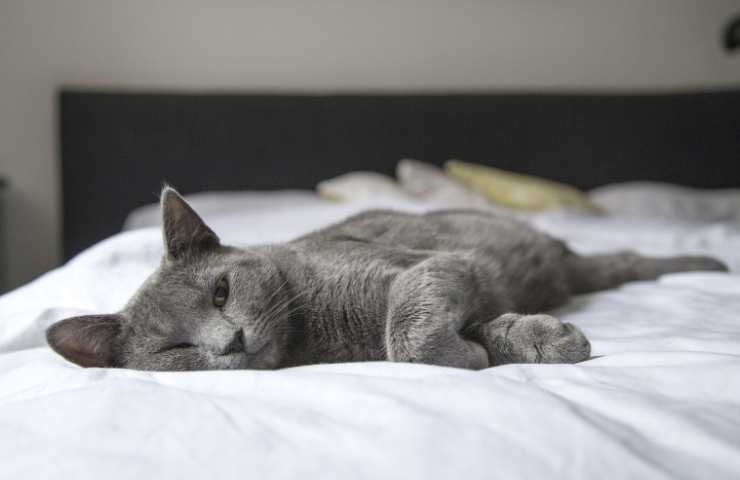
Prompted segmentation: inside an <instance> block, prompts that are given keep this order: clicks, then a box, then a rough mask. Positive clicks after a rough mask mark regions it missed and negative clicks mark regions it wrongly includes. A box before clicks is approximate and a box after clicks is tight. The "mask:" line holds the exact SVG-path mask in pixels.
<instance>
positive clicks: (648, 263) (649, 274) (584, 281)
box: [565, 251, 728, 294]
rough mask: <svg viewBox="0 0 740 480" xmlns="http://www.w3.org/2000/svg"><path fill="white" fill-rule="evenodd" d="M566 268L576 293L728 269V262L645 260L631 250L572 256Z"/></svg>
mask: <svg viewBox="0 0 740 480" xmlns="http://www.w3.org/2000/svg"><path fill="white" fill-rule="evenodd" d="M565 268H566V275H567V280H568V284H569V287H570V291H571V293H574V294H582V293H589V292H595V291H598V290H606V289H609V288H615V287H618V286H619V285H621V284H623V283H625V282H631V281H637V280H654V279H656V278H658V277H659V276H661V275H664V274H667V273H675V272H689V271H721V272H726V271H727V270H728V269H727V266H726V265H725V264H724V263H722V262H721V261H719V260H717V259H714V258H712V257H706V256H677V257H645V256H642V255H639V254H637V253H635V252H631V251H626V252H618V253H611V254H605V255H592V256H580V255H576V254H574V253H571V254H569V255H568V256H567V258H566V259H565Z"/></svg>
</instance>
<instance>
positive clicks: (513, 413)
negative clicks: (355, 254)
mask: <svg viewBox="0 0 740 480" xmlns="http://www.w3.org/2000/svg"><path fill="white" fill-rule="evenodd" d="M294 200H297V201H288V200H286V201H283V202H276V203H274V204H272V205H274V207H272V208H264V207H262V208H246V209H227V210H225V211H224V210H219V209H213V211H206V212H204V217H205V219H206V221H207V222H209V224H210V225H211V226H212V227H213V229H214V230H216V231H217V232H218V233H219V235H220V236H221V238H222V240H223V241H224V242H225V243H231V244H236V245H251V244H257V243H265V242H272V241H282V240H287V239H290V238H292V237H294V236H296V235H299V234H301V233H304V232H306V231H309V230H311V229H314V228H317V227H319V226H322V225H325V224H327V223H330V222H332V221H335V220H339V219H341V218H344V217H345V216H347V215H349V214H351V213H353V212H356V211H359V210H362V209H364V208H367V207H369V206H384V207H396V208H402V209H405V210H416V211H418V210H424V209H428V208H430V207H429V205H419V204H414V203H412V202H403V201H401V200H399V199H395V200H393V201H388V202H382V201H375V202H370V203H368V202H365V203H354V204H343V205H331V204H327V203H325V202H318V201H317V202H313V201H304V200H305V199H300V198H298V199H294ZM196 207H197V204H196ZM528 221H531V222H532V223H533V224H535V225H537V226H539V227H540V228H543V229H545V230H547V231H549V232H551V233H553V234H555V235H557V236H559V237H561V238H563V239H565V240H566V241H568V243H569V244H570V245H571V246H572V247H573V248H574V249H576V250H578V251H581V252H589V253H590V252H599V251H608V250H614V249H621V248H633V249H637V250H640V251H642V252H644V253H650V254H655V255H670V254H676V253H683V252H686V253H688V252H691V253H711V254H713V255H716V256H718V257H720V258H722V259H723V260H724V261H725V262H727V263H728V264H729V265H730V266H731V268H732V269H733V270H734V271H735V272H740V226H739V225H736V224H733V223H732V222H726V223H721V222H720V223H701V222H688V221H685V222H679V221H670V222H668V221H656V220H650V221H648V220H644V219H636V218H626V217H615V218H610V217H586V216H578V215H574V214H569V213H565V212H560V213H549V214H541V215H535V216H533V217H531V218H530V219H529V220H528ZM160 243H161V236H160V233H159V231H158V230H157V229H156V228H143V229H137V230H131V231H126V232H123V233H120V234H118V235H116V236H114V237H112V238H109V239H107V240H105V241H103V242H101V243H99V244H97V245H96V246H94V247H92V248H91V249H89V250H87V251H86V252H84V253H82V254H81V255H79V256H78V257H77V258H75V259H73V260H72V261H71V262H69V263H68V264H67V265H65V266H63V267H61V268H59V269H56V270H54V271H52V272H49V273H48V274H46V275H44V276H43V277H41V278H39V279H38V280H36V281H35V282H33V283H31V284H29V285H27V286H25V287H22V288H20V289H18V290H16V291H14V292H11V293H8V294H6V295H4V296H2V297H0V478H54V479H59V478H83V479H84V478H90V479H93V478H95V479H97V478H106V479H115V478H181V479H186V478H194V479H195V478H299V477H300V478H322V479H330V478H367V479H375V478H399V479H400V478H403V479H411V478H424V479H436V478H468V479H477V478H481V479H484V478H566V479H578V478H605V477H608V478H713V479H719V478H738V476H740V274H738V273H730V274H724V273H684V274H674V275H668V276H665V277H663V278H661V279H659V280H658V281H657V282H636V283H631V284H627V285H625V286H623V287H622V288H619V289H616V290H612V291H607V292H600V293H597V294H592V295H586V296H581V297H577V298H576V299H575V300H574V301H573V302H572V303H571V304H569V305H568V306H566V307H564V308H562V309H560V310H558V311H556V312H554V314H555V315H557V316H559V317H560V318H562V319H564V320H567V321H570V322H573V323H575V324H577V325H578V326H579V327H580V328H582V329H583V331H584V332H585V333H586V335H587V336H588V337H589V338H590V339H591V341H592V347H593V355H594V358H593V359H592V360H589V361H587V362H584V363H581V364H577V365H507V366H503V367H496V368H489V369H487V370H483V371H479V372H471V371H464V370H457V369H451V368H442V367H434V366H425V365H410V364H392V363H386V362H376V363H355V364H339V365H317V366H306V367H299V368H292V369H286V370H281V371H265V372H260V371H224V372H185V373H182V372H181V373H176V372H158V373H152V372H138V371H130V370H116V369H82V368H79V367H77V366H75V365H72V364H69V363H67V362H65V361H64V360H63V359H62V358H60V357H58V356H56V355H55V354H53V353H52V352H51V351H50V350H49V349H48V348H47V347H46V346H45V343H44V338H43V332H44V329H45V328H46V327H47V326H49V325H50V324H52V323H54V322H55V321H57V320H59V319H62V318H65V317H68V316H71V315H77V314H84V313H94V312H110V311H115V310H117V309H119V308H121V306H122V305H123V304H124V303H125V302H126V300H127V299H128V297H129V296H130V295H131V294H132V292H133V291H134V290H135V289H136V288H137V286H138V285H139V284H140V283H141V282H142V281H143V280H144V278H146V276H147V275H148V274H149V273H150V272H151V271H152V270H153V269H154V268H155V266H156V264H157V262H158V260H159V255H160V254H161V244H160Z"/></svg>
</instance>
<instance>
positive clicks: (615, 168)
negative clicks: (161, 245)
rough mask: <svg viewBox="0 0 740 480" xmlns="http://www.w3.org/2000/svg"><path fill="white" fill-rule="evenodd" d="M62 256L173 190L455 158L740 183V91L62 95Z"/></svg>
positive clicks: (615, 175)
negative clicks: (163, 190) (166, 188)
mask: <svg viewBox="0 0 740 480" xmlns="http://www.w3.org/2000/svg"><path fill="white" fill-rule="evenodd" d="M59 98H60V125H61V131H60V133H61V156H62V181H63V186H62V190H63V199H64V207H63V208H64V253H65V258H69V257H70V256H72V255H73V254H75V253H77V252H79V251H80V250H82V249H83V248H85V247H87V246H89V245H91V244H93V243H94V242H96V241H98V240H100V239H102V238H104V237H106V236H109V235H111V234H113V233H115V232H117V231H118V230H119V229H120V228H121V225H122V222H123V220H124V218H125V216H126V214H127V213H128V212H129V211H130V210H131V209H133V208H135V207H137V206H140V205H143V204H146V203H150V202H153V201H156V195H157V193H158V190H159V186H160V184H161V183H162V181H164V180H166V181H168V182H170V183H172V184H173V185H174V186H176V187H177V188H178V189H180V190H181V191H183V192H184V193H191V192H196V191H204V190H235V189H253V190H263V189H277V188H309V189H310V188H313V187H314V185H315V184H316V182H318V181H319V180H322V179H325V178H329V177H331V176H334V175H338V174H341V173H344V172H348V171H351V170H374V171H378V172H383V173H389V174H390V173H393V169H394V167H395V165H396V162H397V161H398V160H399V159H400V158H402V157H412V158H417V159H420V160H425V161H428V162H433V163H437V164H440V163H442V162H443V161H445V160H447V159H449V158H453V157H455V158H460V159H464V160H466V161H470V162H478V163H485V164H489V165H493V166H497V167H500V168H504V169H510V170H514V171H518V172H524V173H529V174H536V175H541V176H544V177H548V178H552V179H555V180H559V181H563V182H567V183H571V184H574V185H576V186H578V187H580V188H582V189H589V188H592V187H595V186H598V185H602V184H605V183H610V182H621V181H627V180H660V181H666V182H675V183H680V184H685V185H693V186H697V187H738V186H740V90H737V91H725V92H714V93H690V94H661V95H600V94H598V95H597V94H588V95H572V94H485V95H332V96H313V95H234V94H228V95H227V94H206V95H203V94H197V95H196V94H162V93H152V94H145V93H116V92H86V91H62V92H61V94H60V97H59Z"/></svg>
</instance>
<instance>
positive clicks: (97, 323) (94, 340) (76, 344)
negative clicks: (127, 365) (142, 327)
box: [46, 315, 121, 368]
mask: <svg viewBox="0 0 740 480" xmlns="http://www.w3.org/2000/svg"><path fill="white" fill-rule="evenodd" d="M120 333H121V319H120V317H119V316H118V315H85V316H82V317H72V318H68V319H66V320H62V321H61V322H57V323H55V324H54V325H52V326H51V327H49V328H48V329H47V330H46V341H47V342H48V343H49V346H51V348H52V349H54V351H55V352H57V353H58V354H59V355H61V356H63V357H64V358H66V359H67V360H69V361H70V362H73V363H76V364H77V365H81V366H83V367H101V368H105V367H115V366H116V363H117V362H116V352H117V350H118V348H117V347H118V343H117V342H118V340H119V335H120Z"/></svg>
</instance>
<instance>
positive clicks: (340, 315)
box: [47, 187, 726, 370]
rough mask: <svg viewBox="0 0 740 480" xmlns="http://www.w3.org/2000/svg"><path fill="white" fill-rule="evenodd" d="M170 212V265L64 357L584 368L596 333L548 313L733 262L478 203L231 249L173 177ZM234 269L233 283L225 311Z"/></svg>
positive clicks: (75, 331)
mask: <svg viewBox="0 0 740 480" xmlns="http://www.w3.org/2000/svg"><path fill="white" fill-rule="evenodd" d="M162 210H163V217H164V218H163V220H164V222H163V224H164V228H163V231H164V240H165V250H166V253H165V255H164V256H163V259H162V263H161V265H160V267H159V268H158V269H157V271H155V272H154V273H153V274H152V275H151V277H150V278H149V279H148V280H147V281H146V282H145V283H144V284H143V285H142V287H141V288H140V289H139V291H138V292H137V293H136V294H135V295H134V297H133V298H132V299H131V300H130V301H129V303H128V304H127V305H126V307H125V308H124V309H123V310H122V311H121V312H119V313H117V314H114V315H104V316H94V317H90V316H88V317H75V318H71V319H67V320H64V321H62V322H60V323H57V324H55V325H53V326H52V327H50V329H49V331H48V332H47V338H48V341H49V344H50V345H51V346H52V347H53V348H54V349H55V350H56V351H57V352H59V353H60V354H61V355H63V356H64V357H66V358H67V359H69V360H71V361H73V362H75V363H78V364H80V365H83V366H96V367H104V366H110V367H128V368H137V369H144V370H202V369H235V368H263V369H271V368H280V367H287V366H293V365H305V364H313V363H327V362H348V361H366V360H391V361H402V362H422V363H429V364H437V365H448V366H455V367H463V368H472V369H478V368H485V367H488V366H491V365H500V364H504V363H512V362H528V363H533V362H537V363H561V362H567V363H571V362H579V361H582V360H585V359H587V358H588V357H589V355H590V345H589V342H588V340H587V339H586V337H585V336H584V335H583V333H582V332H581V331H580V330H579V329H578V328H577V327H575V326H574V325H571V324H567V323H562V322H560V321H559V320H557V319H555V318H553V317H551V316H549V315H545V314H542V313H540V312H542V311H546V310H548V309H552V308H554V307H558V306H560V305H562V304H564V303H565V302H566V301H567V300H568V298H569V297H570V296H571V295H572V294H579V293H587V292H592V291H596V290H601V289H607V288H613V287H616V286H617V285H620V284H621V283H624V282H628V281H631V280H647V279H653V278H656V277H657V276H658V275H661V274H664V273H668V272H678V271H685V270H726V267H725V266H724V265H723V264H722V263H721V262H719V261H717V260H714V259H712V258H709V257H671V258H662V259H657V258H646V257H642V256H639V255H637V254H635V253H630V252H623V253H616V254H611V255H600V256H592V257H583V256H579V255H576V254H575V253H573V252H572V251H570V250H569V249H568V248H567V247H566V246H565V244H564V243H562V242H561V241H559V240H556V239H554V238H552V237H550V236H548V235H545V234H543V233H540V232H538V231H536V230H534V229H532V228H530V227H529V226H527V225H525V224H524V223H521V222H518V221H516V220H512V219H510V218H507V217H503V216H496V215H493V214H489V213H484V212H478V211H471V210H456V211H440V212H433V213H428V214H424V215H412V214H407V213H398V212H392V211H369V212H365V213H362V214H359V215H356V216H354V217H352V218H350V219H348V220H345V221H343V222H341V223H338V224H336V225H333V226H330V227H328V228H325V229H323V230H319V231H317V232H314V233H311V234H308V235H306V236H303V237H301V238H298V239H296V240H293V241H291V242H288V243H285V244H277V245H269V246H262V247H254V248H248V249H237V248H232V247H227V246H223V245H221V244H220V242H219V240H218V237H217V236H216V234H215V233H214V232H212V231H211V230H210V229H209V228H208V227H207V226H206V225H205V224H204V223H203V222H202V220H201V219H200V218H199V217H198V215H197V214H196V213H195V212H194V211H193V210H192V209H191V208H190V207H189V206H188V205H187V203H186V202H185V201H184V200H183V199H182V198H181V197H180V196H179V195H178V194H177V192H175V191H174V190H173V189H171V188H169V187H166V188H165V189H164V190H163V192H162ZM222 277H225V278H226V279H227V281H228V285H229V292H228V299H227V301H226V302H225V304H224V305H223V306H222V307H218V306H217V305H216V304H214V299H213V296H214V290H215V289H216V288H217V287H216V285H217V283H218V282H219V279H220V278H222ZM512 312H516V313H512Z"/></svg>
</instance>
